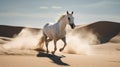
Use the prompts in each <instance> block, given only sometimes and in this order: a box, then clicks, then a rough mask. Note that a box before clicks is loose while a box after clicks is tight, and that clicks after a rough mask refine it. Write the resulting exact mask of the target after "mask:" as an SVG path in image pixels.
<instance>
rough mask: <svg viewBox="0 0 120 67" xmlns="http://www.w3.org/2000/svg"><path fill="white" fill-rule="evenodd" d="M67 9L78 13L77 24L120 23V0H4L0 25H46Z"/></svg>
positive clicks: (53, 21) (75, 19) (54, 20)
mask: <svg viewBox="0 0 120 67" xmlns="http://www.w3.org/2000/svg"><path fill="white" fill-rule="evenodd" d="M66 11H69V12H72V11H73V12H74V14H73V16H74V23H75V24H76V25H80V24H90V23H93V22H96V21H114V22H119V23H120V0H0V25H12V26H25V27H37V28H42V27H43V26H44V25H45V24H46V23H56V22H57V20H58V19H59V17H60V16H61V15H63V14H65V13H66Z"/></svg>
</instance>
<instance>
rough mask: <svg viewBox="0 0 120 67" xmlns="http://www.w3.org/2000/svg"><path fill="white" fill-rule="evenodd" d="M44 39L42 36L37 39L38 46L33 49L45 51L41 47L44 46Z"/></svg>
mask: <svg viewBox="0 0 120 67" xmlns="http://www.w3.org/2000/svg"><path fill="white" fill-rule="evenodd" d="M44 41H45V37H44V36H42V37H41V38H40V40H39V43H38V47H37V48H36V49H35V50H37V51H45V50H44V49H43V47H44Z"/></svg>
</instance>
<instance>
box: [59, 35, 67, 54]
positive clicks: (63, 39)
mask: <svg viewBox="0 0 120 67" xmlns="http://www.w3.org/2000/svg"><path fill="white" fill-rule="evenodd" d="M62 41H63V42H64V46H63V48H61V49H60V52H61V51H63V50H64V48H65V46H66V45H67V43H66V37H64V38H62Z"/></svg>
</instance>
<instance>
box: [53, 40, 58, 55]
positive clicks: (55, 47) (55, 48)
mask: <svg viewBox="0 0 120 67" xmlns="http://www.w3.org/2000/svg"><path fill="white" fill-rule="evenodd" d="M56 42H57V41H55V40H54V51H53V52H52V54H53V55H54V54H55V51H56V50H57V46H56Z"/></svg>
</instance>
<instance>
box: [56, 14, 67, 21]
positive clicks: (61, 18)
mask: <svg viewBox="0 0 120 67" xmlns="http://www.w3.org/2000/svg"><path fill="white" fill-rule="evenodd" d="M65 16H66V15H62V16H61V17H60V19H59V20H58V22H60V20H61V19H62V18H64V17H65Z"/></svg>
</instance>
